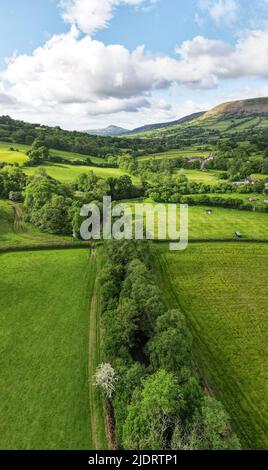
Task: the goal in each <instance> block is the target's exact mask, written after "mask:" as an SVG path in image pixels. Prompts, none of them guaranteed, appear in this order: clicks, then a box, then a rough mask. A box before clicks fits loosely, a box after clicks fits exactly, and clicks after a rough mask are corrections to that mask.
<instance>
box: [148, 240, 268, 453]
mask: <svg viewBox="0 0 268 470" xmlns="http://www.w3.org/2000/svg"><path fill="white" fill-rule="evenodd" d="M154 252H155V258H156V263H157V266H158V276H159V283H160V286H161V288H162V289H163V291H164V293H165V295H166V298H167V301H168V303H169V305H171V306H176V305H178V304H179V305H180V307H181V308H182V310H183V311H184V312H185V314H186V316H187V319H188V322H189V326H190V328H191V330H192V333H193V336H194V347H195V354H196V360H197V363H198V365H199V367H200V371H201V373H202V375H203V377H204V380H205V383H206V384H207V386H208V390H209V389H210V387H211V389H212V392H213V393H215V395H216V396H217V397H218V398H219V399H220V400H222V401H223V403H224V405H225V407H226V409H227V410H228V412H229V413H230V415H231V418H232V424H233V426H234V428H235V430H236V432H237V433H238V434H239V436H240V438H241V441H242V444H243V447H244V448H250V449H255V448H258V449H266V448H267V446H268V434H267V428H268V401H267V396H268V350H267V344H268V302H267V298H268V285H267V278H268V245H264V244H252V243H251V244H244V245H237V244H232V243H230V244H224V243H223V244H221V243H218V244H209V243H208V244H196V245H190V246H189V247H188V249H187V250H186V251H184V252H180V253H179V252H176V253H174V252H173V253H172V252H170V251H168V248H167V246H165V245H154Z"/></svg>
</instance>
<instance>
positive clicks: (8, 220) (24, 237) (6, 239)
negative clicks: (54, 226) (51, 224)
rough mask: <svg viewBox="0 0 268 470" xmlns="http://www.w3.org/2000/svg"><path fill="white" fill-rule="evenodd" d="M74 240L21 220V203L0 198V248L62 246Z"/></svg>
mask: <svg viewBox="0 0 268 470" xmlns="http://www.w3.org/2000/svg"><path fill="white" fill-rule="evenodd" d="M72 243H74V244H75V242H74V241H73V239H72V238H71V237H63V236H57V235H50V234H49V233H42V232H40V231H39V230H38V229H36V228H35V227H33V226H31V225H29V224H26V223H25V222H24V220H23V211H22V206H21V204H13V203H11V202H9V201H6V200H3V199H0V250H3V249H11V248H15V247H39V246H40V247H44V246H53V245H54V246H61V245H62V246H64V245H66V244H68V245H70V244H72Z"/></svg>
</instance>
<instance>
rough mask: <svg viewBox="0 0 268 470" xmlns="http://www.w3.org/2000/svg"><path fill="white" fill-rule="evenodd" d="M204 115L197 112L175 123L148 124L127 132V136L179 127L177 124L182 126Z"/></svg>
mask: <svg viewBox="0 0 268 470" xmlns="http://www.w3.org/2000/svg"><path fill="white" fill-rule="evenodd" d="M204 114H205V112H204V111H203V112H199V113H193V114H190V115H189V116H185V117H183V118H180V119H177V120H176V121H170V122H162V123H159V124H148V125H146V126H142V127H137V128H136V129H134V130H133V131H130V132H128V134H138V133H139V132H147V131H153V130H156V129H163V128H165V127H170V126H176V125H179V124H183V123H185V122H190V121H194V119H197V118H199V117H201V116H203V115H204Z"/></svg>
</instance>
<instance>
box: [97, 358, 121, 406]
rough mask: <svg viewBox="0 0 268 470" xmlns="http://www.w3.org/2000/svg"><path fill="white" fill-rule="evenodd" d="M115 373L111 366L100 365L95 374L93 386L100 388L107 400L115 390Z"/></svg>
mask: <svg viewBox="0 0 268 470" xmlns="http://www.w3.org/2000/svg"><path fill="white" fill-rule="evenodd" d="M116 380H117V378H116V372H115V370H114V369H113V368H112V366H111V364H100V365H99V367H98V368H97V370H96V374H95V385H98V386H99V387H101V388H102V390H103V392H104V394H105V395H106V397H107V398H111V397H112V394H113V392H114V390H115V382H116Z"/></svg>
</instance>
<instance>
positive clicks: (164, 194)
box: [147, 174, 266, 205]
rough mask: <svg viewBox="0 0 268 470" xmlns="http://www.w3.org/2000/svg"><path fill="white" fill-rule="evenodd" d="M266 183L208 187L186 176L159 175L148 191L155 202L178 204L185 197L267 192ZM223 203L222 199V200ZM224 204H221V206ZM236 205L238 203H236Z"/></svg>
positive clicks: (220, 184)
mask: <svg viewBox="0 0 268 470" xmlns="http://www.w3.org/2000/svg"><path fill="white" fill-rule="evenodd" d="M265 191H266V190H265V181H261V182H257V183H255V184H245V185H234V184H232V183H230V182H224V181H221V182H219V183H218V184H214V185H208V184H204V183H198V182H196V181H189V180H188V178H187V177H186V176H185V175H183V174H182V175H174V176H165V175H159V176H158V177H157V178H156V179H155V182H153V183H151V184H150V185H149V187H148V190H147V195H148V196H149V197H150V198H151V199H152V200H153V201H155V202H161V203H167V202H168V203H178V202H180V201H181V200H182V196H184V195H197V194H200V195H202V197H203V198H204V197H206V195H209V194H215V193H216V194H228V193H230V198H231V194H232V193H236V194H249V193H252V192H257V193H263V192H265ZM221 201H222V199H221ZM221 204H223V202H220V205H221ZM234 204H236V203H234Z"/></svg>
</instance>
